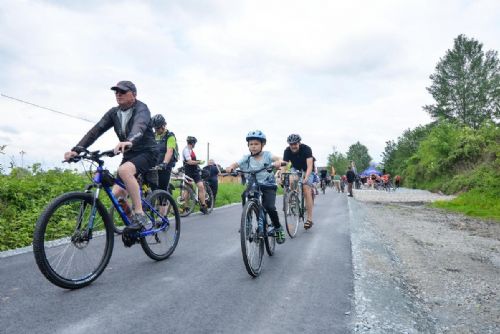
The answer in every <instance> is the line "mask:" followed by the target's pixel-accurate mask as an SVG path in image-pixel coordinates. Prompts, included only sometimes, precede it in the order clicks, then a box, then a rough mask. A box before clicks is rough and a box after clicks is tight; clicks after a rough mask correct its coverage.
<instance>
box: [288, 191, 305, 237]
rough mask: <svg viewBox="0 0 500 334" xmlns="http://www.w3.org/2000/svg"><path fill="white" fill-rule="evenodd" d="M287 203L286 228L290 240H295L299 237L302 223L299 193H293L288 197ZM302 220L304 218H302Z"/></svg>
mask: <svg viewBox="0 0 500 334" xmlns="http://www.w3.org/2000/svg"><path fill="white" fill-rule="evenodd" d="M286 200H287V202H286V203H284V205H286V211H285V212H284V215H285V227H286V231H287V233H288V235H289V236H290V238H292V239H293V238H295V236H296V235H297V231H298V230H299V221H300V201H299V197H298V196H297V193H295V192H292V193H290V194H289V195H288V196H286ZM302 220H304V218H303V217H302Z"/></svg>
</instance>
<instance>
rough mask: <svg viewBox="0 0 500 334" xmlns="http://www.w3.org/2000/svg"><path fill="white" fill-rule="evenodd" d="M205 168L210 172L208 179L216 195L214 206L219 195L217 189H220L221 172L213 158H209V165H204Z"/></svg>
mask: <svg viewBox="0 0 500 334" xmlns="http://www.w3.org/2000/svg"><path fill="white" fill-rule="evenodd" d="M203 170H206V171H207V173H208V178H207V179H206V181H207V183H208V185H209V186H210V189H212V194H213V195H214V206H215V199H216V197H217V190H218V189H219V174H220V169H219V168H218V167H217V165H216V164H215V162H214V160H213V159H209V160H208V165H206V166H205V167H203Z"/></svg>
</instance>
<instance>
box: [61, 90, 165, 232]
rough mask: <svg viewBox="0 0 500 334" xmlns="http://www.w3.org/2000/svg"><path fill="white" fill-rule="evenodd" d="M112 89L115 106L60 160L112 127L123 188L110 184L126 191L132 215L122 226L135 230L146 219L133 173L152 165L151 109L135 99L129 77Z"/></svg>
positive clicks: (119, 193)
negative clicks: (118, 156) (120, 154)
mask: <svg viewBox="0 0 500 334" xmlns="http://www.w3.org/2000/svg"><path fill="white" fill-rule="evenodd" d="M111 90H113V91H115V97H116V102H117V103H118V106H117V107H113V108H111V109H110V110H109V111H108V112H107V113H106V114H104V116H103V117H102V118H101V120H100V121H99V122H98V123H97V124H96V125H95V126H94V127H93V128H92V129H90V131H89V132H88V133H87V134H86V135H85V136H84V137H83V138H82V140H80V142H79V143H78V144H77V145H76V146H75V147H73V148H72V149H71V150H70V151H69V152H66V153H64V160H66V161H67V160H69V159H71V158H73V157H75V156H77V155H78V154H79V153H81V152H83V151H84V150H86V149H87V147H89V146H90V145H92V144H93V143H94V142H95V141H96V140H97V138H99V137H100V136H101V135H102V134H103V133H105V132H106V131H108V130H109V129H110V128H111V127H113V128H114V130H115V132H116V135H117V136H118V139H119V142H118V144H117V145H116V146H115V149H114V151H115V154H118V153H123V160H122V162H121V164H120V167H119V168H118V177H119V178H120V179H121V180H122V181H123V183H125V187H126V188H127V190H126V191H125V190H124V189H122V188H121V187H119V186H117V185H114V186H113V194H114V195H115V196H117V197H123V198H126V196H127V192H128V193H129V194H130V197H131V198H132V204H133V210H134V215H133V217H132V223H131V224H130V225H129V226H127V227H126V230H127V229H128V230H133V231H138V230H140V229H141V228H142V227H143V226H144V225H145V223H146V216H145V215H144V212H143V210H142V205H141V195H140V192H139V183H138V182H137V179H136V178H135V176H136V175H137V174H144V173H146V172H147V171H148V170H149V169H150V168H151V167H153V166H155V165H156V162H157V159H158V158H157V151H156V142H155V138H154V134H153V130H152V129H151V126H150V122H151V113H150V112H149V109H148V106H147V105H146V104H144V103H142V102H141V101H139V100H137V99H136V96H137V88H136V87H135V85H134V84H133V83H132V82H131V81H120V82H118V83H117V84H116V85H115V86H113V87H111Z"/></svg>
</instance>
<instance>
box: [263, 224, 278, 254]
mask: <svg viewBox="0 0 500 334" xmlns="http://www.w3.org/2000/svg"><path fill="white" fill-rule="evenodd" d="M266 218H267V219H266V221H265V223H264V231H266V232H265V236H264V245H265V246H266V252H267V254H268V255H269V256H273V255H274V251H275V250H276V237H275V235H276V234H275V233H276V231H274V232H272V234H268V233H267V231H269V229H270V228H271V226H272V225H269V224H268V219H269V216H268V217H266ZM272 228H273V230H274V227H272Z"/></svg>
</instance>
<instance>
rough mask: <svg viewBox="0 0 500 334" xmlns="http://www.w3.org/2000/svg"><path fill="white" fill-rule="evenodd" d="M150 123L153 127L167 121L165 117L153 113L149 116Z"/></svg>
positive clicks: (160, 125)
mask: <svg viewBox="0 0 500 334" xmlns="http://www.w3.org/2000/svg"><path fill="white" fill-rule="evenodd" d="M151 124H153V128H156V129H157V128H159V127H162V126H164V125H166V124H167V121H166V120H165V117H163V116H162V115H160V114H158V115H154V116H153V117H151Z"/></svg>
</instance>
